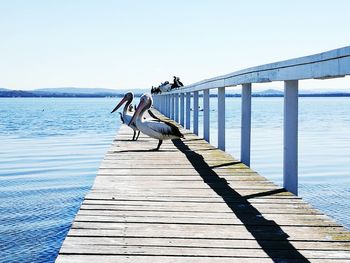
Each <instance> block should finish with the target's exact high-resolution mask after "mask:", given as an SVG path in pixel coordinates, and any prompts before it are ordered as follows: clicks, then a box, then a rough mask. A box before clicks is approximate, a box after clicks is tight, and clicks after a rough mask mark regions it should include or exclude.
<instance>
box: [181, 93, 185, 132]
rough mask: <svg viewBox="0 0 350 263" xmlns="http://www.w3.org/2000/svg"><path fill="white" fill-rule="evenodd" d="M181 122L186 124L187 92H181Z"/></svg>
mask: <svg viewBox="0 0 350 263" xmlns="http://www.w3.org/2000/svg"><path fill="white" fill-rule="evenodd" d="M180 124H181V125H182V127H184V126H185V94H184V93H181V94H180Z"/></svg>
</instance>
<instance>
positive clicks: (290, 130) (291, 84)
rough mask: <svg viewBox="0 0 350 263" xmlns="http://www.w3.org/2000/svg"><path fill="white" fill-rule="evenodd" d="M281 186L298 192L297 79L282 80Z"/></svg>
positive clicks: (295, 192)
mask: <svg viewBox="0 0 350 263" xmlns="http://www.w3.org/2000/svg"><path fill="white" fill-rule="evenodd" d="M283 144H284V148H283V187H284V188H285V189H287V190H288V191H290V192H292V193H293V194H295V195H297V194H298V80H288V81H284V133H283Z"/></svg>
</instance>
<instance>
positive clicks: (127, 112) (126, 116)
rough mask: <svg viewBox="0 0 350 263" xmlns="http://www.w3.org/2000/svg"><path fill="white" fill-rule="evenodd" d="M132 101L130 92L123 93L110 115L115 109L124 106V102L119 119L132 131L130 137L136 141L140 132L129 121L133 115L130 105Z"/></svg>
mask: <svg viewBox="0 0 350 263" xmlns="http://www.w3.org/2000/svg"><path fill="white" fill-rule="evenodd" d="M133 99H134V94H133V93H132V92H127V93H125V95H124V97H123V99H122V100H121V101H120V102H119V103H118V105H117V106H116V107H115V108H114V109H113V110H112V112H111V113H113V112H115V111H116V110H117V109H119V107H120V106H122V105H123V104H124V102H126V104H125V106H124V109H123V113H120V118H121V120H122V122H123V123H125V124H127V125H128V126H129V127H130V128H131V129H133V130H134V136H133V137H132V140H133V141H137V139H138V138H139V136H140V131H139V129H137V127H136V126H135V124H133V123H131V122H130V120H131V118H132V116H133V113H134V109H133V106H132V104H131V102H132V100H133ZM130 123H131V124H130ZM136 133H137V136H136Z"/></svg>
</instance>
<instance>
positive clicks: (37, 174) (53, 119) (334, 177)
mask: <svg viewBox="0 0 350 263" xmlns="http://www.w3.org/2000/svg"><path fill="white" fill-rule="evenodd" d="M118 100H119V99H116V98H99V99H94V98H65V99H60V98H9V99H5V98H0V142H1V143H0V200H1V202H0V224H1V228H0V247H1V249H0V262H54V260H55V258H56V256H57V253H58V251H59V248H60V246H61V244H62V242H63V240H64V238H65V235H66V234H67V232H68V230H69V228H70V225H71V223H72V220H73V219H74V216H75V214H76V212H77V211H78V209H79V206H80V204H81V202H82V200H83V198H84V195H85V194H86V193H87V192H88V191H89V189H90V188H91V186H92V183H93V180H94V178H95V176H96V173H97V170H98V167H99V164H100V162H101V160H102V159H103V157H104V154H105V152H106V151H107V149H108V148H109V146H110V143H111V141H112V139H113V137H114V136H115V134H116V131H117V129H118V127H119V125H120V121H119V114H117V113H116V114H110V111H111V110H112V109H113V108H114V106H115V105H116V103H117V102H118ZM216 105H217V99H216V98H211V109H212V110H211V142H212V143H213V144H214V145H216V142H217V130H216V127H217V111H216ZM349 105H350V98H300V100H299V186H300V187H299V195H300V196H302V197H303V198H304V199H305V200H307V201H308V202H310V203H311V204H312V205H313V206H314V207H316V208H318V209H320V210H322V211H323V212H324V213H326V214H328V215H329V216H331V217H333V218H334V219H335V220H336V221H338V222H339V223H341V224H343V225H345V226H346V227H347V228H349V229H350V202H349V200H350V162H349V161H350V107H349ZM252 109H253V112H252V156H251V166H252V168H253V169H255V170H257V171H258V172H260V173H261V174H262V175H264V176H265V177H267V178H269V179H271V180H273V181H274V182H276V183H277V184H281V183H282V151H283V146H282V140H283V137H282V135H283V134H282V126H283V98H253V101H252ZM201 114H202V112H200V116H201ZM226 117H227V120H226V128H227V131H226V145H227V146H226V149H227V151H228V152H230V153H231V154H232V155H234V156H235V157H237V158H239V156H240V152H239V146H240V99H239V98H227V99H226ZM200 119H201V118H200ZM201 127H202V125H201V124H200V128H201ZM201 134H202V129H200V135H201Z"/></svg>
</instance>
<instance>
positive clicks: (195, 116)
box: [193, 91, 199, 135]
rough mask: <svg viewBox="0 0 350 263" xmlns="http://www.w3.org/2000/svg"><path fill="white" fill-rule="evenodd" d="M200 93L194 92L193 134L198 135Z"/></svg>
mask: <svg viewBox="0 0 350 263" xmlns="http://www.w3.org/2000/svg"><path fill="white" fill-rule="evenodd" d="M198 97H199V96H198V91H195V92H193V133H194V134H196V135H198V107H199V104H198Z"/></svg>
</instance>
